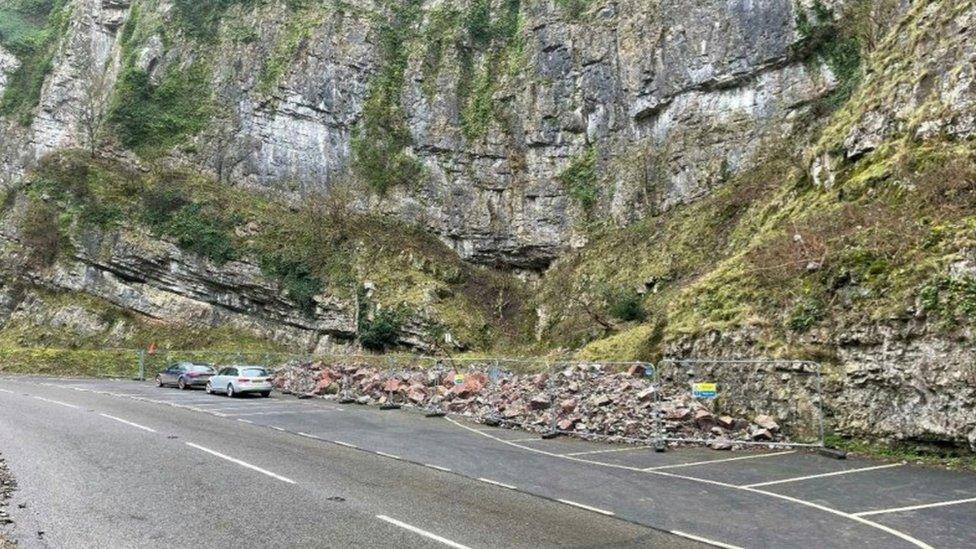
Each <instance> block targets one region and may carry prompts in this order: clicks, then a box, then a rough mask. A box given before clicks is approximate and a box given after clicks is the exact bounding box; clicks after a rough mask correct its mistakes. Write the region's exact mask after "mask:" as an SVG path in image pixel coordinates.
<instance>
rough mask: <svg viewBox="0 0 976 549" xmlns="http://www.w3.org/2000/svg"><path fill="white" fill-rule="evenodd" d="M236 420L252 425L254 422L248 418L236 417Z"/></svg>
mask: <svg viewBox="0 0 976 549" xmlns="http://www.w3.org/2000/svg"><path fill="white" fill-rule="evenodd" d="M237 421H240V422H241V423H250V424H251V425H254V422H253V421H251V420H249V419H241V418H237Z"/></svg>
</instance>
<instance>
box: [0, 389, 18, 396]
mask: <svg viewBox="0 0 976 549" xmlns="http://www.w3.org/2000/svg"><path fill="white" fill-rule="evenodd" d="M0 392H2V393H10V394H12V395H16V394H17V393H15V392H14V391H8V390H6V389H0Z"/></svg>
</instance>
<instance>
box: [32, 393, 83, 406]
mask: <svg viewBox="0 0 976 549" xmlns="http://www.w3.org/2000/svg"><path fill="white" fill-rule="evenodd" d="M31 396H33V398H36V399H37V400H43V401H44V402H50V403H51V404H57V405H58V406H65V407H67V408H74V409H75V410H78V409H79V407H78V406H75V405H74V404H68V403H67V402H61V401H60V400H52V399H50V398H44V397H39V396H36V395H31Z"/></svg>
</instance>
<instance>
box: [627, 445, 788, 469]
mask: <svg viewBox="0 0 976 549" xmlns="http://www.w3.org/2000/svg"><path fill="white" fill-rule="evenodd" d="M795 453H796V450H787V451H785V452H771V453H769V454H754V455H749V456H739V457H734V458H724V459H707V460H704V461H693V462H691V463H674V464H672V465H659V466H657V467H647V468H645V469H642V470H643V471H663V470H665V469H680V468H682V467H694V466H696V465H709V464H712V463H728V462H730V461H742V460H746V459H762V458H768V457H774V456H785V455H787V454H795Z"/></svg>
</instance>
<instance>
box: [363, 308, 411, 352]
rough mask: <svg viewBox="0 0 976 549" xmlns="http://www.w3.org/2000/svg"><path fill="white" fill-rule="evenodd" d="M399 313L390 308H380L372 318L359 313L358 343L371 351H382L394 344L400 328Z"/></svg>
mask: <svg viewBox="0 0 976 549" xmlns="http://www.w3.org/2000/svg"><path fill="white" fill-rule="evenodd" d="M401 323H402V321H401V318H400V314H398V313H397V312H395V311H391V310H387V309H384V310H380V311H377V312H376V313H375V314H373V316H372V318H367V315H363V314H360V317H359V328H358V335H359V343H360V344H362V346H363V347H364V348H366V349H369V350H371V351H384V350H386V349H388V348H390V347H393V346H395V345H396V343H397V340H398V339H399V333H400V329H401Z"/></svg>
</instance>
